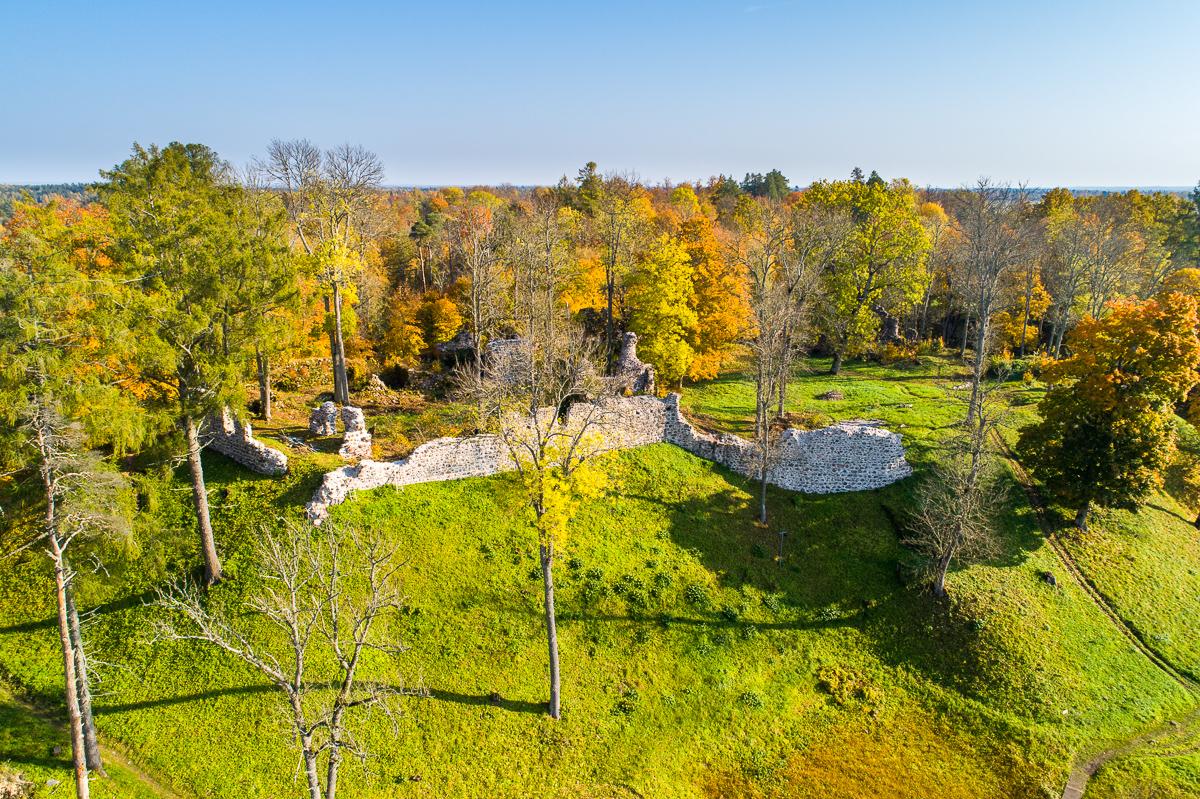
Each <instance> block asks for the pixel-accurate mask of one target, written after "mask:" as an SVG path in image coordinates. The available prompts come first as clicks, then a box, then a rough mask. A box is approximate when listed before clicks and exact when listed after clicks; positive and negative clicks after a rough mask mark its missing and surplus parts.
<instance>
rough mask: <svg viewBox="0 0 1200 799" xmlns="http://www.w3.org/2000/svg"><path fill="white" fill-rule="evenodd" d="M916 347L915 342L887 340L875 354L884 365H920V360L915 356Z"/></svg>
mask: <svg viewBox="0 0 1200 799" xmlns="http://www.w3.org/2000/svg"><path fill="white" fill-rule="evenodd" d="M917 347H918V345H916V344H908V343H897V342H894V341H889V342H888V343H887V344H884V345H883V346H882V347H881V348H880V349H879V350H878V351H877V352H876V354H875V355H876V358H878V360H879V362H880V363H881V364H883V365H884V366H920V365H921V361H920V359H919V358H917V354H918V353H917Z"/></svg>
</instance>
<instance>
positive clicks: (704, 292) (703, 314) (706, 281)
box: [679, 216, 752, 380]
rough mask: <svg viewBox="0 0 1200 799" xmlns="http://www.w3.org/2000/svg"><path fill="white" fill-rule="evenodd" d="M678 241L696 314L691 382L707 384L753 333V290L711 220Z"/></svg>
mask: <svg viewBox="0 0 1200 799" xmlns="http://www.w3.org/2000/svg"><path fill="white" fill-rule="evenodd" d="M679 241H680V243H681V244H682V245H683V247H684V249H685V250H686V251H687V255H688V260H689V261H690V262H691V265H692V297H693V300H692V302H693V307H694V308H695V311H696V329H695V334H694V336H693V341H694V343H693V348H694V349H695V357H694V358H693V359H692V363H691V366H690V367H689V368H688V373H687V377H688V378H689V379H691V380H709V379H711V378H714V377H716V376H717V374H718V373H719V372H720V370H721V367H722V366H724V365H725V364H726V363H727V362H728V361H729V359H730V358H731V357H732V356H733V355H734V354H735V352H736V347H737V344H738V342H740V341H742V340H743V339H744V338H745V337H746V334H747V332H748V329H749V327H750V319H751V317H752V314H751V312H750V296H749V294H750V290H749V283H748V281H747V279H746V273H745V271H744V270H743V269H742V268H741V266H740V264H739V263H738V262H737V260H736V259H730V258H726V257H725V252H724V248H723V247H722V244H721V242H720V240H719V239H718V238H717V230H716V226H715V225H714V224H713V222H712V220H711V219H709V218H708V217H707V216H694V217H692V218H691V219H688V220H686V221H685V222H683V224H681V225H680V227H679Z"/></svg>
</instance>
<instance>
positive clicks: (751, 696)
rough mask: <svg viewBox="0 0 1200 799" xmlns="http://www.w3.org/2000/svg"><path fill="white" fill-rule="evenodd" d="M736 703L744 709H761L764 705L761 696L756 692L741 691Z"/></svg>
mask: <svg viewBox="0 0 1200 799" xmlns="http://www.w3.org/2000/svg"><path fill="white" fill-rule="evenodd" d="M738 701H739V702H741V703H742V704H743V705H745V706H746V707H753V708H759V707H762V706H763V704H764V702H763V698H762V695H761V694H759V693H758V692H757V691H742V693H741V694H740V695H739V696H738Z"/></svg>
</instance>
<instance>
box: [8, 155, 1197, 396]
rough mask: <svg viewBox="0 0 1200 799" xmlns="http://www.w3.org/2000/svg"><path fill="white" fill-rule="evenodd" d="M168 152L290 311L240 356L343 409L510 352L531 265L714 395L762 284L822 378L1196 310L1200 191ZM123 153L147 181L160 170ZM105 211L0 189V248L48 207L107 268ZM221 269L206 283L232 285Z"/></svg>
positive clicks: (62, 188)
mask: <svg viewBox="0 0 1200 799" xmlns="http://www.w3.org/2000/svg"><path fill="white" fill-rule="evenodd" d="M171 148H177V149H176V150H172V152H175V153H176V154H177V155H178V156H179V157H180V158H183V159H196V158H200V159H201V160H203V162H204V163H207V164H209V165H210V168H211V173H210V174H207V175H206V177H205V180H208V181H209V182H210V183H211V186H210V189H209V190H211V191H213V192H218V190H220V191H226V190H230V191H232V192H233V193H234V194H235V195H237V196H236V203H234V204H233V206H231V208H230V209H227V212H226V216H227V217H228V218H227V219H226V221H227V222H228V225H227V227H228V229H227V230H225V229H223V232H221V233H220V236H218V235H217V233H213V236H214V241H217V240H218V239H219V240H220V242H221V243H220V244H219V245H216V244H214V250H213V252H222V253H228V252H229V251H230V247H231V246H232V245H231V242H241V244H243V245H245V246H246V247H251V245H253V246H254V247H262V248H265V249H264V250H263V251H264V252H269V253H273V254H272V255H271V256H270V263H269V264H268V263H265V264H264V265H261V269H268V267H269V269H270V270H276V271H278V272H279V274H278V275H275V274H272V275H268V276H264V275H256V276H255V279H256V280H259V279H261V281H262V282H263V284H264V286H267V288H271V286H272V285H273V281H281V284H282V285H286V286H290V287H291V288H289V289H288V290H287V291H285V292H283V294H285V295H287V296H288V297H290V298H291V299H289V301H288V302H287V303H282V304H281V305H280V307H278V308H274V307H272V309H271V311H270V315H269V318H270V319H271V320H272V321H274V322H278V325H276V326H275V327H272V329H271V331H270V332H269V334H267V333H262V331H258V332H256V333H255V336H256V341H255V343H254V346H253V347H252V348H251V349H254V348H255V347H257V349H258V351H259V352H260V354H261V356H262V357H261V359H262V360H263V362H264V363H265V361H266V359H267V355H266V353H267V350H268V349H274V350H276V351H274V352H273V353H272V355H273V359H274V361H275V364H276V368H277V369H278V370H279V371H280V373H281V376H283V375H288V376H289V377H290V376H291V375H290V373H291V372H292V371H296V370H301V371H303V369H301V366H300V365H304V366H303V368H304V369H307V368H311V365H312V364H313V363H314V359H326V358H327V359H330V360H332V361H335V362H336V363H337V365H336V366H335V367H334V371H335V373H340V374H341V375H342V376H341V377H339V378H338V379H337V381H335V382H336V383H337V384H338V388H339V389H340V391H339V392H338V393H339V394H340V395H341V396H344V395H345V391H346V385H347V383H348V382H354V381H355V380H363V379H365V378H366V377H367V376H368V375H370V374H372V373H379V374H383V375H385V376H386V375H388V374H395V375H399V374H400V373H404V374H407V372H408V371H409V370H414V369H415V370H420V371H424V370H427V369H434V370H440V369H441V368H442V367H443V366H445V365H447V359H448V358H449V359H451V360H453V359H461V358H462V357H464V354H465V353H470V352H474V351H477V350H479V349H480V348H482V347H484V346H486V345H487V343H488V342H489V341H491V340H495V339H501V338H508V337H512V336H519V335H522V331H523V325H525V323H526V322H525V321H523V320H522V318H521V317H520V314H519V309H518V307H517V306H518V305H519V298H520V294H521V291H524V290H525V289H523V288H522V287H521V286H518V285H516V284H515V283H514V281H515V280H516V278H515V277H514V275H516V272H517V270H518V269H520V268H523V267H522V265H526V266H529V265H532V264H535V263H537V259H535V258H534V257H533V254H534V253H535V251H537V252H541V253H542V254H543V255H542V258H543V259H545V263H546V264H549V266H547V267H546V268H550V267H553V268H552V269H551V271H552V272H553V275H552V277H553V280H552V281H551V283H552V286H551V290H552V293H553V294H554V297H555V299H556V301H557V302H559V303H561V304H562V306H563V308H564V309H566V312H567V313H568V314H569V315H570V317H571V318H572V320H573V321H574V322H576V323H578V324H579V325H581V326H582V327H583V328H584V329H585V330H586V331H587V332H588V333H589V334H590V335H592V336H594V337H597V338H599V339H600V340H602V341H603V346H604V349H605V351H606V352H607V353H608V356H609V357H610V358H611V357H613V353H614V351H615V349H616V348H617V346H618V343H619V340H620V336H621V335H622V334H623V333H624V332H626V331H632V332H634V333H636V334H637V335H638V336H639V337H640V344H639V346H640V350H641V353H642V356H643V358H644V359H645V360H647V361H648V362H650V363H651V364H652V365H654V366H655V367H656V368H657V369H658V372H659V375H660V378H661V379H662V380H663V385H671V384H674V385H678V384H680V383H681V381H683V380H701V379H705V378H711V377H713V376H714V375H716V374H718V373H719V372H720V371H721V370H722V369H724V368H725V367H726V366H728V365H730V364H732V363H734V362H736V361H737V359H738V358H739V357H741V355H742V354H743V353H744V352H745V347H746V346H747V345H748V342H749V343H751V344H752V343H753V341H754V336H753V325H754V324H756V323H754V322H753V320H752V319H751V313H750V303H751V300H752V299H753V297H754V296H756V292H758V293H761V291H762V287H761V285H759V284H760V283H761V282H762V280H775V279H776V277H777V274H782V273H784V272H788V270H793V269H794V270H796V274H795V275H794V276H793V277H792V278H789V280H790V282H789V283H788V286H790V289H789V291H790V292H791V293H792V294H795V296H796V297H797V298H803V299H804V301H805V303H806V322H805V325H804V333H803V335H802V336H801V338H802V339H803V340H802V341H798V342H797V346H801V347H803V348H805V349H807V350H809V351H815V352H823V353H825V354H829V355H831V356H833V358H834V364H835V365H834V368H835V369H836V368H838V367H839V366H840V364H841V361H842V359H843V358H844V357H845V358H854V357H861V356H875V355H878V354H880V353H882V352H885V351H886V352H890V353H892V354H895V353H896V352H901V351H904V352H907V351H908V350H910V349H913V348H915V347H917V346H920V345H922V343H925V344H928V345H932V346H948V347H953V348H954V349H956V350H959V351H960V352H961V353H965V352H966V351H967V349H968V348H972V349H974V348H976V347H977V346H978V345H977V342H976V341H975V336H976V333H978V331H980V330H981V329H982V330H984V331H985V332H987V334H988V336H989V337H990V336H994V337H995V338H996V340H997V350H998V351H1004V350H1007V351H1008V352H1009V353H1010V357H1012V356H1016V357H1018V358H1019V357H1025V356H1031V355H1032V354H1034V353H1038V352H1042V353H1045V354H1046V355H1048V356H1051V357H1059V356H1060V355H1062V354H1063V351H1064V342H1065V339H1066V335H1067V333H1068V332H1069V331H1070V330H1071V329H1072V328H1074V327H1075V325H1076V324H1077V323H1078V322H1079V321H1080V320H1082V319H1084V318H1086V317H1098V316H1101V315H1103V314H1104V313H1105V309H1106V308H1107V307H1108V306H1109V304H1110V303H1112V302H1114V301H1118V300H1125V299H1131V300H1145V299H1148V298H1150V297H1152V296H1154V295H1155V294H1156V293H1158V292H1159V291H1161V290H1163V289H1164V287H1169V288H1178V289H1182V290H1185V291H1187V292H1188V293H1193V292H1195V293H1200V271H1198V270H1200V187H1198V188H1197V189H1196V190H1194V191H1191V192H1182V191H1171V192H1166V191H1162V192H1153V191H1140V190H1137V189H1129V190H1123V191H1120V192H1106V191H1105V190H1103V189H1099V188H1087V189H1080V190H1075V189H1066V188H1055V189H1041V188H1038V189H1033V188H1028V187H1021V186H1014V185H1010V184H997V183H992V182H986V181H985V182H983V183H981V184H979V185H978V186H975V187H963V188H954V189H941V188H924V189H922V188H919V187H916V186H914V185H913V184H912V183H911V182H910V181H908V180H906V179H903V178H885V177H884V176H881V175H880V174H879V173H878V172H876V171H874V170H869V171H864V170H862V169H859V168H855V169H853V170H852V171H851V172H850V173H849V175H848V176H847V178H845V179H840V180H821V181H816V182H814V183H812V184H810V185H808V186H804V187H797V186H795V185H794V184H793V183H792V181H791V180H789V179H788V177H787V176H786V175H784V174H783V172H782V171H780V170H779V169H771V170H769V171H767V172H765V173H757V172H755V173H747V174H746V175H744V177H742V178H741V179H740V180H739V179H737V178H736V177H734V176H732V175H723V174H722V175H717V176H714V177H710V178H708V179H706V180H699V181H694V182H681V183H671V182H664V183H658V184H653V183H649V182H646V181H642V180H640V179H639V178H638V177H637V176H636V175H632V174H630V173H626V172H619V171H612V172H610V171H602V170H601V169H600V167H599V166H598V165H597V164H596V163H594V162H588V163H587V164H585V165H584V166H583V167H582V168H581V169H579V170H578V171H577V173H576V174H575V175H573V176H567V175H564V176H563V177H562V178H561V179H560V180H559V181H558V182H557V183H555V184H554V185H551V186H541V187H529V186H526V187H517V186H512V185H502V186H491V187H488V186H463V187H434V188H389V187H386V186H385V185H384V183H383V177H384V174H385V171H386V170H385V168H384V165H383V163H382V161H380V160H379V159H378V157H377V156H376V155H375V154H374V153H371V152H369V151H367V150H365V149H363V148H361V147H352V146H349V145H346V146H343V147H340V148H335V149H333V150H329V151H322V150H320V149H319V148H316V147H315V146H313V145H311V143H309V142H306V141H304V140H298V141H294V142H275V143H273V144H272V145H271V150H270V151H269V152H268V153H267V154H266V156H265V157H263V158H261V159H260V160H258V161H256V162H255V163H254V165H253V166H252V167H251V169H250V170H249V171H248V172H246V173H245V174H244V175H243V174H239V172H238V171H237V170H235V169H233V168H232V166H230V165H229V164H228V163H227V162H225V161H223V160H221V159H220V157H219V155H217V154H216V153H214V152H212V151H211V150H209V149H208V148H206V147H204V146H203V145H198V144H191V145H175V144H173V145H171V146H170V148H168V149H171ZM136 152H137V153H139V155H138V156H137V158H142V159H147V158H148V159H150V160H151V161H155V162H157V159H159V158H161V157H162V155H161V154H162V152H163V151H160V150H158V149H157V148H151V149H150V150H149V151H145V150H142V149H141V148H137V150H136ZM137 158H135V159H134V162H135V163H140V162H138V161H137ZM186 162H188V163H190V160H189V161H186ZM143 166H144V165H143ZM112 174H113V173H106V177H109V176H111V175H112ZM180 180H181V181H182V180H183V178H182V177H181V178H180ZM183 185H187V184H186V181H185V182H184V184H183ZM118 188H120V187H118V186H116V185H114V184H113V182H112V181H111V180H109V181H101V182H98V183H95V184H82V183H74V184H58V185H54V184H46V185H37V186H0V241H3V240H4V238H5V237H6V235H7V237H8V238H9V239H11V240H13V241H16V240H17V238H18V236H17V233H18V232H19V231H20V230H27V231H28V230H30V226H31V225H32V226H34V227H38V226H41V225H49V224H50V218H49V217H47V218H46V219H41V218H40V217H38V215H37V214H36V213H35V208H36V207H37V206H40V205H43V204H45V203H46V202H48V201H49V199H50V198H53V197H55V196H61V197H63V198H65V201H64V202H60V203H58V204H57V205H58V207H57V209H56V210H54V212H53V215H54V216H55V218H58V220H59V221H58V222H56V223H55V224H62V225H65V226H66V227H67V228H68V229H71V230H74V229H76V227H78V226H80V225H82V227H80V228H79V229H80V230H81V231H82V230H86V231H88V232H87V236H88V237H89V240H90V241H93V242H95V243H96V244H95V246H94V247H91V248H90V249H89V250H88V251H89V252H92V251H93V250H94V252H95V254H96V256H97V257H99V256H100V255H104V257H105V258H108V259H109V260H112V261H115V262H118V263H120V262H122V261H124V260H125V259H126V256H127V255H128V252H126V250H128V247H129V246H130V245H128V244H127V243H126V242H125V240H126V239H128V237H129V235H130V234H128V233H127V232H122V231H121V230H119V229H110V228H111V227H112V225H113V224H114V222H112V221H111V220H109V219H108V216H109V214H110V213H113V212H114V211H115V210H117V209H115V208H114V205H113V203H114V198H120V197H122V196H123V195H121V194H120V193H119V192H117V189H118ZM190 190H192V189H191V187H190V186H189V191H190ZM22 197H28V198H29V200H30V201H31V203H32V205H33V206H34V207H35V208H30V207H29V206H27V205H25V204H23V202H22V200H21V198H22ZM981 197H988V198H990V199H989V202H992V203H995V204H999V205H1008V204H1012V205H1014V206H1015V208H1014V209H1009V210H1006V211H1005V213H1006V214H1007V213H1009V212H1010V211H1011V213H1012V214H1014V216H1013V217H1012V218H1013V219H1015V220H1018V221H1019V223H1020V227H1021V229H1022V231H1023V232H1022V235H1021V241H1020V249H1021V253H1020V257H1019V259H1018V260H1019V261H1020V263H1018V264H1015V265H1013V266H1012V267H1011V268H1006V270H1005V271H1004V274H1003V276H1002V279H1000V280H999V282H998V283H997V284H996V285H995V286H994V287H993V288H994V291H995V293H996V294H997V299H996V302H995V306H994V307H991V306H989V309H988V311H987V318H986V320H985V321H984V323H983V324H982V325H981V324H980V322H981V320H980V316H979V313H978V311H977V310H974V308H973V303H974V302H975V296H976V294H977V292H976V291H975V288H974V287H975V286H976V284H977V283H978V280H977V279H976V276H975V271H976V268H975V267H974V266H973V265H972V264H973V263H974V260H977V259H976V258H975V256H973V255H972V253H971V251H970V247H969V246H968V243H967V242H968V239H969V237H968V233H969V227H970V225H971V224H972V221H971V219H970V215H971V213H973V212H972V211H971V208H972V202H978V201H979V198H981ZM972 198H974V199H972ZM206 202H208V201H206ZM239 203H245V204H247V207H248V208H249V209H250V211H249V212H248V213H250V217H253V218H260V224H259V225H258V227H256V228H255V230H257V231H258V232H257V233H253V234H251V233H248V232H246V231H243V230H241V227H240V226H241V225H242V224H243V222H244V219H245V218H250V217H245V216H244V215H243V212H242V211H237V210H236V209H237V208H241V207H242V206H240V205H238V204H239ZM80 209H83V210H85V211H87V212H88V213H87V214H85V215H84V216H83V217H80V216H79V213H80ZM181 213H182V212H181ZM997 213H998V212H997ZM14 214H15V216H14ZM119 218H120V217H119V216H118V220H119ZM38 220H40V221H38ZM85 221H86V224H84V222H85ZM209 221H211V220H209ZM207 223H208V222H206V224H207ZM1014 224H1016V223H1015V222H1014ZM77 235H82V233H79V234H77ZM221 236H224V237H225V238H223V239H222V238H221ZM535 242H540V244H539V245H537V246H534V243H535ZM539 247H540V249H539ZM251 249H253V248H252V247H251ZM164 257H165V256H164ZM197 257H198V256H197ZM255 257H258V256H255ZM263 257H265V256H263ZM1006 257H1008V256H1006ZM1014 257H1015V256H1014ZM134 260H136V259H134ZM218 260H219V261H221V262H220V263H214V264H211V266H212V268H213V269H214V270H215V272H214V273H215V274H222V273H224V272H225V271H228V270H231V269H235V265H234V264H233V263H232V261H230V262H228V263H227V262H226V261H229V259H228V258H227V257H224V256H223V257H222V259H218ZM129 268H130V269H133V268H134V261H130V263H129ZM237 268H241V267H237ZM254 268H255V269H258V268H260V267H257V266H256V267H254ZM530 268H532V267H530ZM756 269H757V270H759V272H761V274H758V273H756V271H755V270H756ZM763 269H765V270H766V271H765V272H763V271H762V270H763ZM756 274H757V277H756ZM268 278H270V279H268ZM247 279H249V278H245V277H244V276H243V277H242V278H237V279H236V280H235V279H232V278H231V279H230V281H231V284H238V281H243V282H244V280H247ZM547 279H549V278H547ZM526 288H527V287H526ZM265 290H266V289H264V291H265ZM271 290H272V291H274V289H273V288H272V289H271ZM268 293H269V292H268ZM243 294H244V292H243ZM244 299H245V298H244V296H242V297H239V300H244ZM797 301H798V300H797ZM221 302H225V300H224V299H223V300H222V301H221ZM231 324H232V323H230V324H226V325H225V327H229V328H230V329H233V328H232V327H231ZM281 331H282V332H281ZM283 332H287V333H288V335H286V336H285V335H283ZM453 353H458V354H457V355H452V354H453ZM467 357H469V356H467ZM293 365H296V366H295V367H294V368H293ZM318 368H319V369H324V368H325V367H323V366H321V367H318ZM261 371H263V372H264V373H265V371H266V370H265V367H262V369H261ZM264 382H265V378H264Z"/></svg>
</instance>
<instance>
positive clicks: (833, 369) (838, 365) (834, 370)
mask: <svg viewBox="0 0 1200 799" xmlns="http://www.w3.org/2000/svg"><path fill="white" fill-rule="evenodd" d="M841 371H842V350H841V348H840V347H839V348H838V349H837V350H836V351H835V352H834V353H833V365H831V366H830V367H829V374H831V375H836V374H840V373H841Z"/></svg>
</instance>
